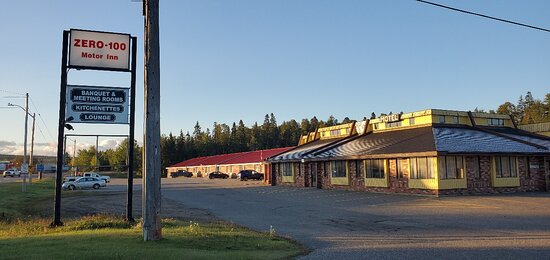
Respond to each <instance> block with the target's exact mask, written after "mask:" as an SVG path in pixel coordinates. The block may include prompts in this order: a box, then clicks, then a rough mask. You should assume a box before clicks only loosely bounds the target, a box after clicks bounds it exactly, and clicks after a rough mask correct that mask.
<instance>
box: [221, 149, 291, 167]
mask: <svg viewBox="0 0 550 260" xmlns="http://www.w3.org/2000/svg"><path fill="white" fill-rule="evenodd" d="M292 148H294V147H283V148H274V149H267V150H258V151H252V152H247V153H244V154H243V155H242V156H238V157H233V158H230V159H228V160H227V161H224V162H223V163H222V164H238V163H257V162H261V161H264V160H265V159H266V158H268V157H271V156H273V155H276V154H279V153H284V152H286V151H288V150H290V149H292Z"/></svg>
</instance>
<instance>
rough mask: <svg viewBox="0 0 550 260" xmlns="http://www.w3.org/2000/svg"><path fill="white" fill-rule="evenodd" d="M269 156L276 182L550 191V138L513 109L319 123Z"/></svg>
mask: <svg viewBox="0 0 550 260" xmlns="http://www.w3.org/2000/svg"><path fill="white" fill-rule="evenodd" d="M266 162H267V163H269V167H268V168H269V169H268V170H267V173H268V175H269V177H268V176H266V178H267V180H266V181H267V182H269V183H271V185H287V186H297V187H312V188H319V189H345V190H357V191H366V192H387V193H411V194H428V195H437V196H439V195H455V194H487V193H507V192H524V191H547V190H548V188H549V184H550V180H549V171H550V137H548V136H544V135H539V134H535V133H531V132H528V131H525V130H521V129H519V128H518V126H516V125H515V124H514V121H513V120H512V118H511V117H510V116H506V115H497V114H488V113H472V112H463V111H450V110H437V109H428V110H423V111H418V112H412V113H402V114H393V115H388V116H383V117H380V118H377V119H371V120H366V121H361V122H352V123H348V124H341V125H337V126H332V127H325V128H319V129H317V131H315V132H312V133H309V134H307V135H304V136H302V137H301V139H300V143H299V145H298V146H297V147H295V148H292V149H289V150H287V151H283V152H281V153H278V154H275V155H273V156H270V157H268V158H267V159H266ZM203 171H204V170H203Z"/></svg>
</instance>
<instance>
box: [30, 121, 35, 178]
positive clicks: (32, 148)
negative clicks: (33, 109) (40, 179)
mask: <svg viewBox="0 0 550 260" xmlns="http://www.w3.org/2000/svg"><path fill="white" fill-rule="evenodd" d="M35 121H36V113H32V131H31V133H32V134H31V156H30V157H29V169H32V156H33V153H34V123H35ZM31 183H32V173H31V171H29V184H31Z"/></svg>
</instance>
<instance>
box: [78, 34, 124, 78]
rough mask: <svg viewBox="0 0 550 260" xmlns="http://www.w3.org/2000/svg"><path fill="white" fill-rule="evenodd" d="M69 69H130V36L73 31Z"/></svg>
mask: <svg viewBox="0 0 550 260" xmlns="http://www.w3.org/2000/svg"><path fill="white" fill-rule="evenodd" d="M69 67H82V68H93V69H102V68H103V69H117V70H128V69H130V35H129V34H119V33H106V32H94V31H83V30H74V29H71V42H70V44H69Z"/></svg>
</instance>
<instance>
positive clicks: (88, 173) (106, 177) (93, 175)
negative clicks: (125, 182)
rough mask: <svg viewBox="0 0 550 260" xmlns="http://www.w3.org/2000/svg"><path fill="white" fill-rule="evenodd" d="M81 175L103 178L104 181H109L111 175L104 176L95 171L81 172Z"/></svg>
mask: <svg viewBox="0 0 550 260" xmlns="http://www.w3.org/2000/svg"><path fill="white" fill-rule="evenodd" d="M82 177H93V178H98V179H100V180H103V181H104V182H105V183H109V182H111V177H109V176H104V175H99V174H98V173H97V172H85V173H83V174H82Z"/></svg>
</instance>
